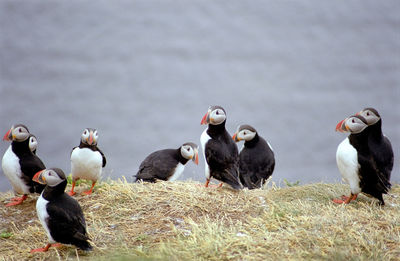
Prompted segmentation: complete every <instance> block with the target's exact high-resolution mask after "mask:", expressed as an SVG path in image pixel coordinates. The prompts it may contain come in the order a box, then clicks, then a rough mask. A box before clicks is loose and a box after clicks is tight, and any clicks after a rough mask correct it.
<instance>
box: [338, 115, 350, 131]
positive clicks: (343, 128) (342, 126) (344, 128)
mask: <svg viewBox="0 0 400 261" xmlns="http://www.w3.org/2000/svg"><path fill="white" fill-rule="evenodd" d="M346 119H347V118H346ZM346 119H344V120H342V121H340V122H339V123H338V124H337V125H336V131H338V132H347V131H348V130H349V129H348V128H347V126H346V124H345V123H344V122H345V121H346Z"/></svg>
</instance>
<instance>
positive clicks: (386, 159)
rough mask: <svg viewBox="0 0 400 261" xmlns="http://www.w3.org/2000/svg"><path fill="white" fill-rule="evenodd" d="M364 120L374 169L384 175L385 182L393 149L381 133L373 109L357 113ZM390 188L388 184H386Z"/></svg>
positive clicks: (378, 120)
mask: <svg viewBox="0 0 400 261" xmlns="http://www.w3.org/2000/svg"><path fill="white" fill-rule="evenodd" d="M358 115H361V116H362V117H364V118H365V120H366V121H367V124H368V127H367V129H366V130H365V131H367V132H368V146H369V148H370V150H371V153H372V156H373V158H374V160H375V163H376V168H377V169H378V170H379V171H380V172H381V173H383V174H384V176H385V178H386V180H387V181H390V176H391V173H392V169H393V162H394V156H393V149H392V144H391V142H390V140H389V138H388V137H387V136H386V135H384V134H383V132H382V119H381V116H380V115H379V113H378V111H377V110H376V109H374V108H365V109H363V110H362V111H360V112H359V113H358ZM387 186H389V188H391V185H390V183H388V184H387Z"/></svg>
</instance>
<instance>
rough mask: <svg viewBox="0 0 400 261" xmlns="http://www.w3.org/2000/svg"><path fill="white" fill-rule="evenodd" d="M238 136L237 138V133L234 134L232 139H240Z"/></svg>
mask: <svg viewBox="0 0 400 261" xmlns="http://www.w3.org/2000/svg"><path fill="white" fill-rule="evenodd" d="M236 138H237V133H235V134H233V136H232V139H233V140H234V141H238V140H237V139H236Z"/></svg>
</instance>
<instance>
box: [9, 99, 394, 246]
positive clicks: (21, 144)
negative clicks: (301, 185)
mask: <svg viewBox="0 0 400 261" xmlns="http://www.w3.org/2000/svg"><path fill="white" fill-rule="evenodd" d="M226 118H227V117H226V111H225V110H224V108H222V107H221V106H210V107H209V108H208V111H207V112H206V114H205V115H204V117H203V118H202V120H201V124H202V125H207V128H206V129H205V130H204V131H203V133H202V134H201V136H200V144H201V147H202V152H203V158H204V161H205V176H206V182H205V187H208V186H209V183H210V180H211V178H213V179H215V180H217V181H219V182H221V183H220V184H219V187H220V186H222V185H223V184H226V185H228V186H229V187H231V188H232V189H235V190H238V189H243V188H248V189H257V188H261V187H262V186H263V185H264V184H265V182H266V180H268V178H269V177H270V176H271V175H272V173H273V171H274V167H275V156H274V152H273V149H272V147H271V145H270V144H269V143H268V142H267V141H266V140H265V139H264V138H262V137H261V136H260V135H259V134H258V132H257V131H256V129H255V128H254V127H252V126H250V125H247V124H244V125H240V126H238V128H237V130H236V132H235V133H234V134H233V136H231V135H230V134H229V133H228V132H227V130H226V128H225V123H226ZM336 131H339V132H348V133H350V135H349V136H348V137H347V138H345V139H344V140H343V141H342V142H341V143H340V144H339V146H338V148H337V152H336V162H337V166H338V169H339V171H340V173H341V175H342V178H343V179H344V180H345V181H346V182H347V183H349V185H350V195H349V196H345V195H343V196H341V197H340V198H338V199H333V200H332V201H333V202H334V203H336V204H348V203H350V202H351V201H352V200H356V198H357V195H358V194H359V193H364V194H366V195H367V196H372V197H374V198H376V199H377V200H378V202H379V204H380V205H384V204H385V202H384V200H383V196H382V195H383V194H387V193H388V191H389V190H390V188H391V184H390V175H391V171H392V169H393V160H394V159H393V150H392V146H391V143H390V141H389V139H388V138H387V137H386V136H385V135H384V134H383V133H382V119H381V117H380V115H379V113H378V111H377V110H376V109H374V108H365V109H363V110H362V111H360V112H359V113H357V114H355V115H352V116H349V117H347V118H345V119H344V120H342V121H340V122H339V123H338V124H337V126H336ZM3 140H5V141H11V145H10V146H9V148H8V149H7V150H6V152H5V153H4V156H3V159H2V169H3V172H4V174H5V176H6V177H7V178H8V180H9V181H10V183H11V185H12V187H13V191H14V193H15V194H17V195H22V196H21V197H15V198H12V199H11V200H10V202H9V203H7V204H6V205H5V206H7V207H10V206H15V205H19V204H22V203H23V201H24V200H25V199H26V198H27V197H28V195H29V194H34V193H38V194H40V196H39V198H38V200H37V202H36V211H37V215H38V218H39V220H40V223H41V224H42V226H43V228H44V230H45V231H46V234H47V237H48V244H47V245H46V246H45V247H43V248H37V249H33V250H31V252H32V253H34V252H45V251H47V250H48V249H49V248H50V247H51V246H53V247H57V246H59V245H60V244H69V245H74V246H76V247H78V248H79V249H82V250H85V251H88V250H91V249H92V246H91V244H90V239H89V237H88V234H87V232H86V223H85V218H84V215H83V212H82V209H81V207H80V205H79V203H78V201H77V200H76V199H74V198H73V197H72V196H73V195H75V194H76V192H75V191H74V188H75V183H76V181H77V180H79V179H86V180H91V181H92V185H91V188H90V189H89V190H88V191H85V192H83V194H85V195H89V194H91V193H92V192H93V188H94V186H95V184H96V182H97V181H98V180H99V178H100V177H101V172H102V168H104V167H105V166H106V157H105V156H104V153H103V152H102V151H101V150H100V149H99V148H98V146H97V141H98V132H97V130H96V129H93V128H86V129H85V130H84V131H83V133H82V135H81V140H80V144H79V146H77V147H75V148H73V149H72V152H71V159H70V160H71V177H72V188H71V191H70V192H69V193H66V192H65V188H66V186H67V178H66V175H65V174H64V172H63V171H62V170H61V169H59V168H46V166H45V165H44V163H43V162H42V160H41V159H40V158H39V157H38V156H37V155H36V150H37V144H38V142H37V139H36V137H35V136H34V135H33V134H31V133H30V132H29V130H28V127H26V126H25V125H23V124H16V125H13V126H12V127H11V128H10V130H9V131H8V132H7V133H6V134H5V135H4V138H3ZM242 140H243V141H244V144H243V147H242V148H241V150H240V151H239V150H238V147H237V145H236V143H237V142H239V141H242ZM190 160H192V161H193V162H194V163H195V164H198V162H199V155H198V146H197V145H196V144H195V143H193V142H186V143H183V145H182V146H180V147H179V148H177V149H163V150H158V151H155V152H153V153H151V154H150V155H148V156H147V157H146V158H145V159H144V160H143V162H142V163H141V164H140V166H139V170H138V172H137V173H136V175H134V179H135V182H156V181H158V180H164V181H167V180H169V181H174V180H176V179H177V178H179V176H180V175H181V174H182V173H183V171H184V168H185V165H186V163H187V162H188V161H190Z"/></svg>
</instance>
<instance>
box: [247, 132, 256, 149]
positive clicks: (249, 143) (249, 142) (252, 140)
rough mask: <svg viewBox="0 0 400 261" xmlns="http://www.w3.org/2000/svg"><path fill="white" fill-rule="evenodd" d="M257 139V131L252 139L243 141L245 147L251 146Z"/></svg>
mask: <svg viewBox="0 0 400 261" xmlns="http://www.w3.org/2000/svg"><path fill="white" fill-rule="evenodd" d="M259 139H260V137H259V136H258V133H256V135H255V136H254V138H253V139H251V140H249V141H245V142H244V146H245V147H247V148H252V147H254V146H255V145H256V144H257V142H258V140H259Z"/></svg>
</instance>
